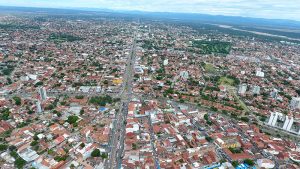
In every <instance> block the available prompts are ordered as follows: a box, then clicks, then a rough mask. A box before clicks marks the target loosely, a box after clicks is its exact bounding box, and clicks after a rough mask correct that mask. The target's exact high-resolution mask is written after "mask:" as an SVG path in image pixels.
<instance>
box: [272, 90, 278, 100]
mask: <svg viewBox="0 0 300 169" xmlns="http://www.w3.org/2000/svg"><path fill="white" fill-rule="evenodd" d="M270 96H271V97H272V98H274V99H276V98H277V96H278V90H277V89H273V91H272V92H271V93H270Z"/></svg>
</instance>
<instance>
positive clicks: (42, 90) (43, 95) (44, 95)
mask: <svg viewBox="0 0 300 169" xmlns="http://www.w3.org/2000/svg"><path fill="white" fill-rule="evenodd" d="M39 94H40V97H41V99H42V101H44V100H46V99H47V92H46V89H45V88H44V87H40V88H39Z"/></svg>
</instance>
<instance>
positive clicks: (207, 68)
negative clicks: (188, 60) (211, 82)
mask: <svg viewBox="0 0 300 169" xmlns="http://www.w3.org/2000/svg"><path fill="white" fill-rule="evenodd" d="M204 69H205V71H206V72H209V73H214V72H216V68H215V67H214V65H212V64H210V63H206V64H205V66H204Z"/></svg>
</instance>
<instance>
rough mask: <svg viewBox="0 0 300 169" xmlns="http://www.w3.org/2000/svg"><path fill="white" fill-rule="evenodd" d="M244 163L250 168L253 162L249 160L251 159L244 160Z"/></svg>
mask: <svg viewBox="0 0 300 169" xmlns="http://www.w3.org/2000/svg"><path fill="white" fill-rule="evenodd" d="M244 163H246V164H248V165H250V166H253V165H254V161H253V160H251V159H245V160H244Z"/></svg>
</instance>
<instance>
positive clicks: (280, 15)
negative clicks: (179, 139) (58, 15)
mask: <svg viewBox="0 0 300 169" xmlns="http://www.w3.org/2000/svg"><path fill="white" fill-rule="evenodd" d="M0 5H2V6H29V7H51V8H101V9H113V10H139V11H150V12H180V13H202V14H213V15H228V16H245V17H255V18H268V19H290V20H298V21H300V0H0Z"/></svg>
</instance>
